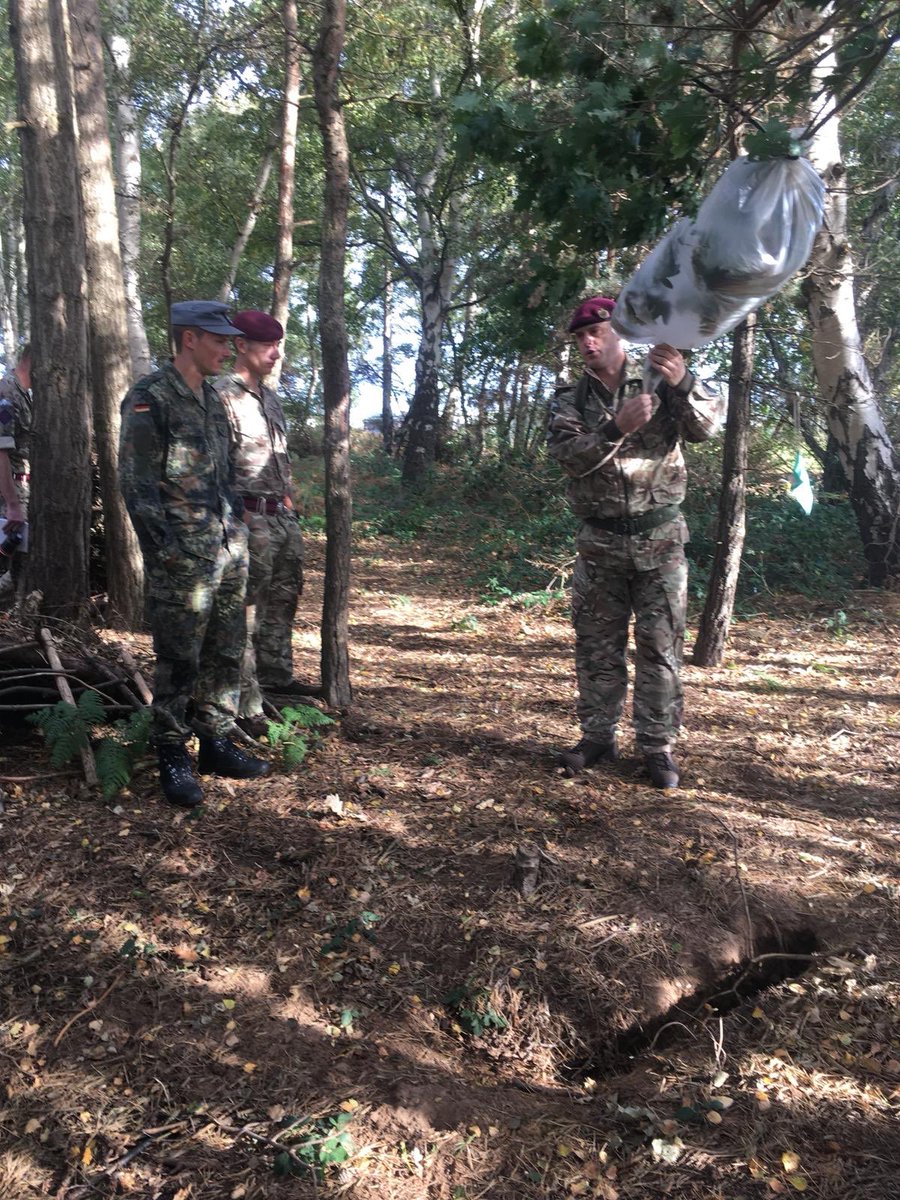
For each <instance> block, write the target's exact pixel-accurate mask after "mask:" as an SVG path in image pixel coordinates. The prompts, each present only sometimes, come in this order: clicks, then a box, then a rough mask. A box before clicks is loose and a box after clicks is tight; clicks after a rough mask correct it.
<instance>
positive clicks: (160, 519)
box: [119, 300, 270, 808]
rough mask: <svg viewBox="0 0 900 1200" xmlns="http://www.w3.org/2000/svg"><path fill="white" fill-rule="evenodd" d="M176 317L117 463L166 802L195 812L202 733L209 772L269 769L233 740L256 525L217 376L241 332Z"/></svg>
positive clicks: (126, 413)
mask: <svg viewBox="0 0 900 1200" xmlns="http://www.w3.org/2000/svg"><path fill="white" fill-rule="evenodd" d="M171 321H172V333H173V338H174V342H175V357H174V359H172V360H170V361H169V362H167V363H166V364H165V366H163V367H162V368H161V369H160V370H159V371H155V372H154V373H153V374H151V375H145V376H144V378H143V379H141V380H139V381H138V382H137V383H136V384H135V385H134V387H133V388H132V389H131V391H129V393H128V395H127V396H126V397H125V400H124V402H123V404H122V433H121V440H120V446H119V469H120V473H121V480H122V492H123V495H124V497H125V504H126V507H127V508H128V512H129V515H130V517H131V521H132V524H133V525H134V528H135V531H136V533H137V536H138V541H139V542H140V546H141V552H142V554H143V558H144V568H145V571H146V575H147V584H148V588H147V591H148V608H149V615H150V624H151V629H152V633H153V648H154V651H155V653H156V681H155V685H154V695H153V709H152V712H153V727H152V728H153V737H154V742H155V744H156V748H157V751H158V754H159V773H160V783H161V785H162V791H163V795H164V796H165V798H166V800H168V801H169V802H170V803H172V804H178V805H181V806H182V807H185V808H191V807H193V806H194V805H197V804H200V803H201V801H202V799H203V792H202V790H201V788H200V785H199V783H198V782H197V780H196V779H195V778H194V773H193V768H192V763H191V758H190V755H189V754H188V751H187V746H186V742H187V739H188V738H189V737H190V736H191V733H192V731H193V732H196V733H197V735H198V737H199V745H200V752H199V757H198V766H199V770H200V773H201V774H215V775H225V776H228V777H230V778H232V779H248V778H253V777H256V776H260V775H266V774H268V772H269V769H270V767H269V763H267V762H265V761H264V760H262V759H258V758H251V757H250V756H249V755H247V754H245V753H244V752H243V751H242V750H241V749H239V748H238V747H237V746H235V745H234V743H233V742H232V741H231V739H230V738H229V736H228V734H229V730H230V729H231V727H232V725H233V724H234V721H235V719H236V717H237V708H238V696H239V694H240V679H241V661H242V659H243V655H244V642H245V638H246V622H245V616H244V600H245V597H246V591H247V530H246V526H245V525H244V522H243V520H242V519H241V518H242V514H243V508H242V506H241V503H240V498H239V496H238V495H237V494H236V493H235V490H234V482H233V478H234V463H233V446H232V440H231V432H230V429H229V426H228V418H227V416H226V414H225V410H224V408H223V407H222V402H221V400H220V399H219V397H218V395H217V394H216V391H215V389H214V388H213V386H212V384H211V383H209V382H208V380H207V377H208V376H213V375H218V373H219V372H220V371H221V369H222V365H223V363H224V362H225V360H226V359H227V358H228V357H230V355H231V343H230V338H231V337H232V336H233V335H235V334H237V333H240V330H239V329H237V328H235V326H233V325H232V324H231V323H230V321H229V319H228V310H227V308H226V306H225V305H224V304H220V303H217V302H216V301H212V300H187V301H183V302H182V303H179V304H173V305H172V310H171ZM191 704H192V707H193V712H192V719H191V722H190V723H189V722H188V706H189V705H191Z"/></svg>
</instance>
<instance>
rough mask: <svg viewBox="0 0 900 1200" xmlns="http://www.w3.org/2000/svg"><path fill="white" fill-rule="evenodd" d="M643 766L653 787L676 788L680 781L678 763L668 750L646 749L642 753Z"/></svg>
mask: <svg viewBox="0 0 900 1200" xmlns="http://www.w3.org/2000/svg"><path fill="white" fill-rule="evenodd" d="M644 766H645V767H646V768H647V774H648V775H649V776H650V782H651V783H652V784H653V786H654V787H658V788H663V789H668V788H677V787H678V785H679V783H680V782H681V775H680V774H679V771H678V764H677V763H676V762H675V759H674V758H673V757H672V755H671V754H670V753H669V751H668V750H653V751H648V752H647V753H645V755H644Z"/></svg>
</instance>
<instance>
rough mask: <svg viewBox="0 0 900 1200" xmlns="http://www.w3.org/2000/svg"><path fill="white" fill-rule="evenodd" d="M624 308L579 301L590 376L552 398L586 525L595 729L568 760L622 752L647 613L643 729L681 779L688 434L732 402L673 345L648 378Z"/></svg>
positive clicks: (659, 761) (582, 624)
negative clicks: (630, 665)
mask: <svg viewBox="0 0 900 1200" xmlns="http://www.w3.org/2000/svg"><path fill="white" fill-rule="evenodd" d="M615 307H616V305H615V301H614V300H610V299H609V298H608V297H606V296H591V297H590V299H588V300H585V301H584V303H582V304H580V305H579V306H578V308H576V309H575V311H574V313H573V314H572V317H571V320H570V322H569V332H570V333H571V334H572V336H573V338H574V341H575V345H576V347H577V349H578V352H579V354H580V355H581V358H582V361H583V362H584V367H585V373H584V375H583V376H582V377H581V379H580V380H579V381H578V383H577V384H576V385H575V386H570V385H566V386H564V387H560V388H557V390H556V394H555V395H554V398H553V401H552V403H551V406H550V421H549V427H548V448H549V451H550V454H551V455H552V456H553V457H554V458H555V459H556V460H557V461H558V462H559V463H560V465H561V466H562V468H563V470H564V471H565V472H566V474H567V475H568V477H569V486H568V500H569V504H570V507H571V508H572V511H573V512H574V513H575V515H576V516H577V517H579V518H580V521H581V525H580V527H579V530H578V536H577V549H578V556H577V558H576V562H575V574H574V576H573V579H572V617H573V621H574V625H575V635H576V642H575V667H576V673H577V676H578V716H579V718H580V722H581V730H582V738H581V741H580V742H579V743H578V744H577V745H576V746H574V747H573V748H572V749H571V750H566V751H564V752H563V753H562V754H561V755H560V758H559V762H560V765H561V766H562V767H564V768H565V769H566V771H567V773H568V774H572V775H574V774H577V773H578V772H580V771H583V770H584V769H585V768H587V767H591V766H593V765H594V764H595V763H597V762H602V761H614V760H615V759H617V758H618V756H619V751H618V744H617V740H616V732H617V726H618V723H619V720H620V719H621V716H622V711H623V709H624V705H625V692H626V687H627V681H628V673H627V665H626V644H627V641H628V623H629V620H630V618H631V617H632V616H633V617H634V642H635V677H634V731H635V738H636V741H637V745H638V750H639V751H640V752H641V753H642V754H643V756H644V763H645V767H646V770H647V773H648V774H649V776H650V779H651V781H652V783H653V784H654V785H655V786H656V787H660V788H674V787H677V786H678V784H679V781H680V779H679V770H678V766H677V764H676V763H675V760H674V759H673V757H672V750H673V748H674V745H675V739H676V737H677V735H678V731H679V727H680V725H681V716H682V707H683V703H682V687H681V655H682V647H683V643H684V626H685V609H686V605H687V562H686V560H685V555H684V543H685V542H686V541H687V540H688V531H687V524H686V523H685V520H684V517H683V516H682V514H681V507H680V506H681V502H682V501H683V499H684V496H685V490H686V484H687V472H686V470H685V464H684V456H683V455H682V452H681V442H682V440H683V439H684V440H687V441H690V442H701V441H705V440H706V439H707V438H709V437H712V435H713V434H714V433H716V432H717V431H718V429H719V428H720V426H721V423H722V420H723V417H724V411H725V403H724V398H723V397H722V396H721V395H720V394H719V393H718V392H717V391H713V390H711V389H709V388H707V387H705V386H704V385H703V384H701V383H699V382H698V381H697V380H696V379H695V378H694V376H693V374H692V373H691V372H690V371H689V370H688V368H687V365H686V364H685V361H684V358H683V357H682V355H681V354H680V352H679V351H678V350H676V349H675V347H674V346H669V345H666V344H662V345H659V346H653V347H652V348H651V349H650V351H649V353H648V366H649V368H650V370H651V371H652V372H653V374H654V380H653V382H650V383H649V384H645V382H644V380H643V379H642V377H641V374H640V372H635V371H634V370H633V369H632V368H631V367H630V365H629V363H628V360H627V359H626V356H625V350H624V347H623V345H622V342H621V340H620V339H619V335H618V333H617V332H616V330H615V328H614V326H613V322H612V314H613V312H614V311H615Z"/></svg>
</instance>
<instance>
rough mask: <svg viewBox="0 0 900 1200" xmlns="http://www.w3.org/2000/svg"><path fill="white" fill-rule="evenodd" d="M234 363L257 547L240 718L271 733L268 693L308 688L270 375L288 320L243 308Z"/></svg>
mask: <svg viewBox="0 0 900 1200" xmlns="http://www.w3.org/2000/svg"><path fill="white" fill-rule="evenodd" d="M232 324H233V325H235V326H236V327H237V328H238V329H241V330H243V336H242V337H236V338H235V339H234V345H235V351H236V358H235V363H234V369H233V371H231V373H230V374H228V375H223V376H222V377H221V378H220V379H218V380H217V381H216V384H215V387H216V391H217V392H218V393H219V396H220V398H221V400H222V403H223V404H224V406H225V411H226V412H227V413H228V417H229V420H230V421H231V428H232V431H233V434H234V437H235V443H236V444H235V456H234V462H235V488H236V490H237V492H238V493H239V494H240V496H241V499H242V500H243V502H244V521H245V522H246V524H247V532H248V542H249V551H250V581H249V584H248V586H247V648H246V650H245V652H244V664H243V670H242V672H241V700H240V724H241V725H242V727H243V728H244V729H246V730H247V732H248V733H251V734H253V735H254V736H260V735H261V734H263V733H265V730H266V721H265V717H264V715H263V693H265V694H266V695H267V696H270V697H272V698H279V699H290V698H292V697H293V696H294V695H295V694H296V695H300V694H303V692H304V691H305V692H306V693H308V692H309V691H310V690H311V689H309V688H306V689H304V688H303V687H302V685H300V684H298V683H297V682H296V681H295V680H294V679H293V654H292V649H291V635H292V633H293V624H294V614H295V613H296V611H297V597H298V596H299V594H300V592H301V591H302V589H303V538H302V536H301V533H300V525H299V523H298V521H297V516H296V514H295V513H294V511H293V508H294V506H293V501H292V499H291V460H290V455H289V454H288V448H287V423H286V421H285V417H284V409H283V408H282V407H281V404H280V402H279V400H278V397H277V396H276V395H275V393H274V391H273V390H272V389H271V388H269V387H266V385H265V384H264V383H263V380H264V379H265V378H266V376H267V375H269V374H270V372H271V371H272V369H273V367H274V366H275V364H276V363H277V362H278V359H279V358H280V357H281V350H280V345H281V339H282V338H283V336H284V330H283V329H282V327H281V324H280V323H279V322H278V321H276V320H275V318H274V317H271V316H269V315H268V313H264V312H258V311H256V310H253V309H251V310H248V311H245V312H239V313H236V314H235V316H234V317H233V318H232Z"/></svg>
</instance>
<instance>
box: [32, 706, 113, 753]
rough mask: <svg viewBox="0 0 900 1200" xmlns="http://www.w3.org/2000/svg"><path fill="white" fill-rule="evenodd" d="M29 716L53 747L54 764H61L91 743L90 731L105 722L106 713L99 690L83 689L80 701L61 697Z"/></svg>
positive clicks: (51, 748) (51, 750) (51, 747)
mask: <svg viewBox="0 0 900 1200" xmlns="http://www.w3.org/2000/svg"><path fill="white" fill-rule="evenodd" d="M26 719H27V720H28V721H29V722H30V723H31V724H32V725H37V727H38V729H40V730H41V731H42V732H43V734H44V738H45V740H46V742H47V744H48V746H49V747H50V763H51V765H52V766H54V767H62V766H65V764H66V763H67V762H69V761H71V759H73V758H75V757H76V755H78V754H79V753H80V752H81V751H82V750H83V749H85V747H86V746H88V744H89V742H90V735H91V731H92V730H93V729H94V728H95V727H96V726H97V725H102V724H103V722H104V721H105V720H106V713H105V711H104V709H103V705H102V703H101V701H100V697H99V696H98V695H97V693H96V692H91V691H84V692H82V693H81V695H80V696H79V697H78V703H77V704H69V703H68V702H67V701H65V700H60V701H59V702H58V703H56V704H54V705H53V706H52V707H50V708H42V709H41V710H40V711H39V712H36V713H31V714H30V715H29V716H28V717H27V718H26Z"/></svg>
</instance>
